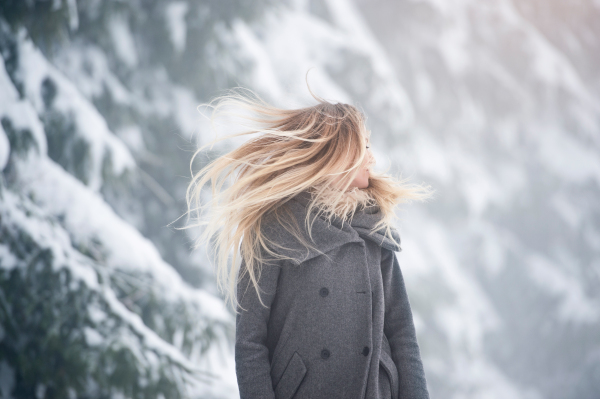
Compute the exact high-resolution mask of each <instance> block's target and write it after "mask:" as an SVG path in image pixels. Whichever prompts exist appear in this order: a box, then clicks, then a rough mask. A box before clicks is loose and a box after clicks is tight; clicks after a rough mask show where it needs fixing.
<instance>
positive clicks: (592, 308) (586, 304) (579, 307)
mask: <svg viewBox="0 0 600 399" xmlns="http://www.w3.org/2000/svg"><path fill="white" fill-rule="evenodd" d="M527 266H528V268H529V270H528V271H529V275H530V277H531V279H532V280H533V282H535V283H536V284H537V285H538V287H539V288H540V289H542V290H544V291H545V292H547V293H550V294H552V295H555V296H557V297H559V298H560V299H561V303H560V306H559V307H558V309H557V313H558V314H557V317H558V318H560V320H563V321H573V322H578V323H585V324H593V323H597V322H598V320H600V303H599V302H598V300H596V299H593V298H590V297H589V296H588V295H587V294H586V292H585V290H584V288H583V287H582V284H581V282H580V281H579V280H578V279H577V278H576V277H575V276H570V275H569V274H568V273H567V272H566V271H565V267H560V266H559V265H556V264H554V263H553V262H552V261H551V260H550V259H548V258H547V257H545V256H544V255H542V254H536V253H532V254H531V255H530V256H529V258H528V262H527Z"/></svg>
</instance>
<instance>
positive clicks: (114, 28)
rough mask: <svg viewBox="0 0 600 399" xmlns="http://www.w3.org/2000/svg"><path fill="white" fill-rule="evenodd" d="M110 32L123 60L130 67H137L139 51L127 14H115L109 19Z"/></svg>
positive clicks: (118, 53)
mask: <svg viewBox="0 0 600 399" xmlns="http://www.w3.org/2000/svg"><path fill="white" fill-rule="evenodd" d="M108 32H109V34H110V37H111V39H112V42H113V46H114V48H115V50H116V52H117V55H118V56H119V58H120V59H121V61H123V62H124V63H125V64H126V65H127V66H128V67H130V68H133V67H135V66H136V65H137V63H138V53H137V49H136V46H135V40H134V38H133V35H132V33H131V30H130V29H129V21H127V18H126V15H125V14H113V15H112V16H111V18H110V19H109V21H108Z"/></svg>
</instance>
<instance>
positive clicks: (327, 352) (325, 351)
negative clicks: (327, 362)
mask: <svg viewBox="0 0 600 399" xmlns="http://www.w3.org/2000/svg"><path fill="white" fill-rule="evenodd" d="M329 355H331V353H329V351H328V350H327V349H323V350H322V351H321V357H322V358H323V359H329Z"/></svg>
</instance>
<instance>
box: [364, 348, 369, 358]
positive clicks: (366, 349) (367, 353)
mask: <svg viewBox="0 0 600 399" xmlns="http://www.w3.org/2000/svg"><path fill="white" fill-rule="evenodd" d="M362 354H363V355H365V356H368V355H369V347H368V346H365V347H364V348H363V351H362Z"/></svg>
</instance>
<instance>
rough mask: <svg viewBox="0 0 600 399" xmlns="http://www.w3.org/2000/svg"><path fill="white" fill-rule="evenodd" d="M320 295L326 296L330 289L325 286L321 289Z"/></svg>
mask: <svg viewBox="0 0 600 399" xmlns="http://www.w3.org/2000/svg"><path fill="white" fill-rule="evenodd" d="M319 295H321V296H322V297H323V298H324V297H326V296H327V295H329V290H328V289H327V288H325V287H323V288H321V289H320V290H319Z"/></svg>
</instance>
